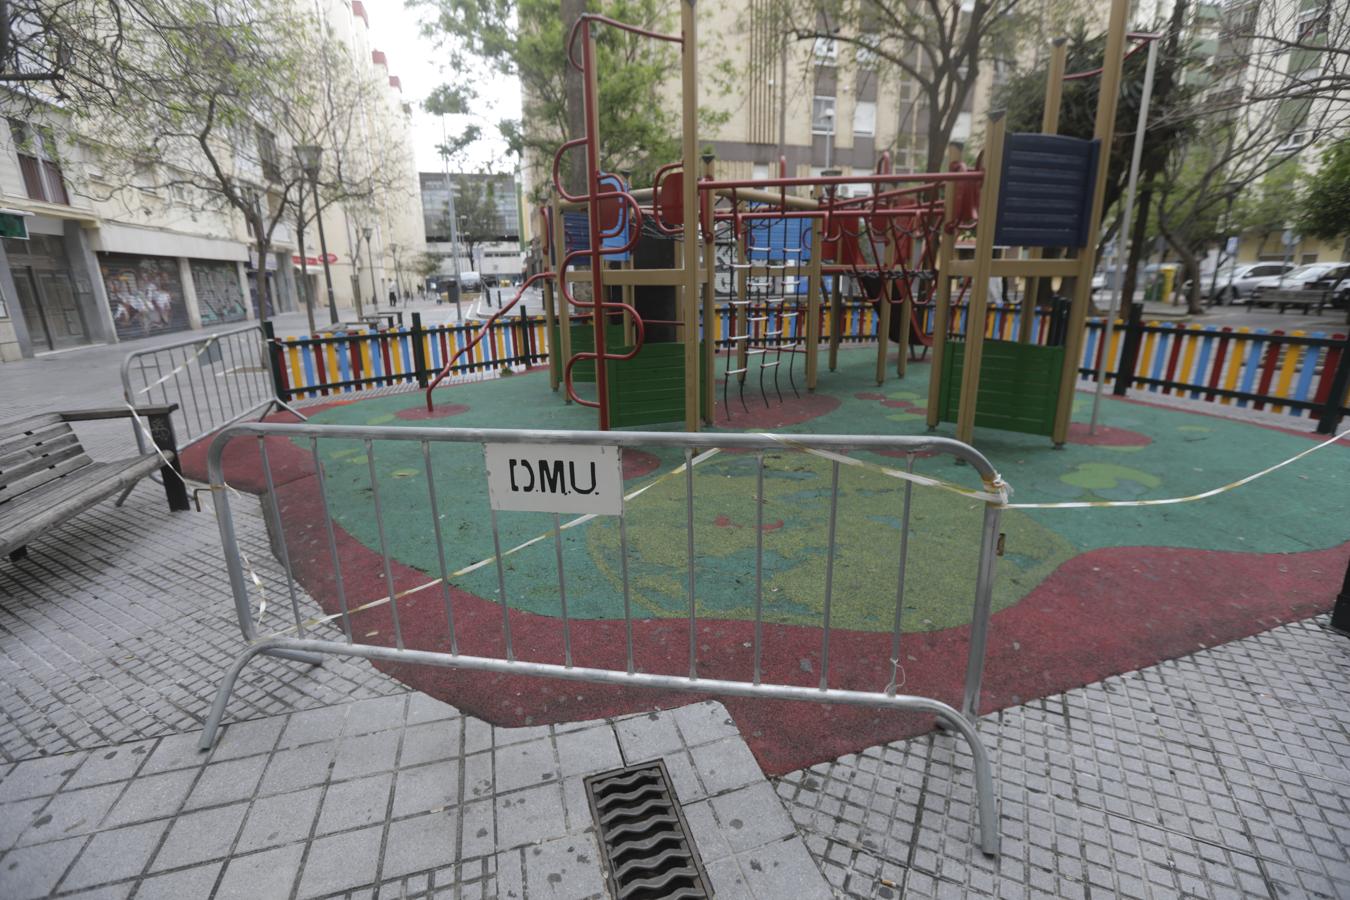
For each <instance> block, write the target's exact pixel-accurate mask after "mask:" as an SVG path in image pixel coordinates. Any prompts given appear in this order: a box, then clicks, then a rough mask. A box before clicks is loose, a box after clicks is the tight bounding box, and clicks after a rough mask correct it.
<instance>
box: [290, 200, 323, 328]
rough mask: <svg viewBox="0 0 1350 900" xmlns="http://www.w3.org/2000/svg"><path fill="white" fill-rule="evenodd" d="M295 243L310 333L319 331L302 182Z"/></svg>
mask: <svg viewBox="0 0 1350 900" xmlns="http://www.w3.org/2000/svg"><path fill="white" fill-rule="evenodd" d="M295 244H296V248H297V249H299V251H300V285H301V288H302V290H304V292H305V316H306V318H308V319H309V333H310V334H313V333H314V332H316V331H318V330H319V329H318V326H316V325H315V324H314V295H313V294H312V293H310V290H309V266H308V265H307V264H306V261H305V184H304V180H303V179H301V182H300V192H299V195H298V196H297V197H296V203H295Z"/></svg>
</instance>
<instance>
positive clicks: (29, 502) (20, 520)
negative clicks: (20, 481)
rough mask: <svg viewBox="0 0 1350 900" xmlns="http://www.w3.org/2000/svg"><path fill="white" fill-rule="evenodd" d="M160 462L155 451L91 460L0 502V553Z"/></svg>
mask: <svg viewBox="0 0 1350 900" xmlns="http://www.w3.org/2000/svg"><path fill="white" fill-rule="evenodd" d="M160 465H162V461H161V460H160V458H159V456H158V454H155V453H147V454H145V455H144V456H137V457H132V458H131V459H123V460H118V461H117V462H111V463H93V464H92V465H89V466H85V467H84V468H83V469H81V470H79V471H78V472H77V473H75V474H73V475H70V476H67V477H66V478H62V479H60V480H59V481H57V482H54V483H51V484H47V485H44V486H43V487H40V488H37V489H36V490H33V491H30V492H29V493H27V494H24V495H23V496H21V497H17V498H15V500H14V501H11V502H9V503H3V504H0V554H7V553H10V552H12V551H14V550H17V549H18V548H20V547H22V546H24V545H25V544H27V543H28V542H29V541H30V540H31V539H32V538H34V537H36V536H37V535H39V534H41V533H42V532H43V531H46V530H47V529H48V528H50V527H51V526H52V525H54V524H56V523H58V522H62V521H64V520H66V519H69V518H71V517H73V516H74V515H75V514H76V513H79V512H81V511H83V510H85V509H88V508H89V507H91V506H93V505H94V504H95V503H98V502H99V501H101V500H103V499H105V498H107V497H111V496H113V495H114V494H120V493H121V492H122V491H123V490H124V489H125V488H127V487H128V486H130V485H132V484H135V483H136V482H137V481H139V480H140V479H142V478H144V477H145V476H146V475H148V474H150V473H151V472H153V471H154V470H155V469H157V468H159V467H160Z"/></svg>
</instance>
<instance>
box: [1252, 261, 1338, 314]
mask: <svg viewBox="0 0 1350 900" xmlns="http://www.w3.org/2000/svg"><path fill="white" fill-rule="evenodd" d="M1342 265H1344V263H1337V262H1325V263H1308V264H1306V265H1302V266H1299V267H1298V268H1297V269H1291V270H1290V271H1288V272H1285V273H1284V274H1283V275H1273V276H1270V277H1267V278H1261V279H1257V281H1256V283H1255V284H1253V286H1252V295H1251V298H1250V300H1251V302H1252V303H1255V304H1257V305H1260V303H1261V292H1262V291H1266V290H1274V291H1304V290H1308V289H1309V287H1310V285H1311V284H1313V283H1314V282H1316V281H1317V280H1318V279H1320V278H1323V277H1324V276H1326V275H1327V274H1328V273H1329V272H1331V271H1332V270H1333V269H1337V268H1339V267H1340V266H1342Z"/></svg>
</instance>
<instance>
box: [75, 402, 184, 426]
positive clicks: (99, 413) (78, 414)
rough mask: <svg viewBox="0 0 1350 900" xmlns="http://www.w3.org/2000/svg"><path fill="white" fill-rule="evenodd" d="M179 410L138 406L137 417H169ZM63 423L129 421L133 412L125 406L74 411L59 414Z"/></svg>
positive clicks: (175, 404)
mask: <svg viewBox="0 0 1350 900" xmlns="http://www.w3.org/2000/svg"><path fill="white" fill-rule="evenodd" d="M177 408H178V404H177V403H168V404H161V405H158V406H138V407H136V415H138V416H143V417H149V416H167V415H168V414H169V413H171V412H173V411H174V410H175V409H177ZM57 415H58V416H60V417H61V421H62V422H87V421H91V420H93V419H127V418H130V417H131V410H130V409H128V408H127V407H125V406H109V407H104V408H100V409H72V410H67V411H64V412H58V413H57Z"/></svg>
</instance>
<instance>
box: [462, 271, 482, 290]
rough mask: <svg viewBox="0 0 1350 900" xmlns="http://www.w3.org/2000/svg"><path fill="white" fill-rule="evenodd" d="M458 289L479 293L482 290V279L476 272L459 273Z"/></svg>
mask: <svg viewBox="0 0 1350 900" xmlns="http://www.w3.org/2000/svg"><path fill="white" fill-rule="evenodd" d="M459 287H460V290H464V291H481V290H482V289H483V279H482V277H480V276H479V274H478V273H477V272H460V273H459Z"/></svg>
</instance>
